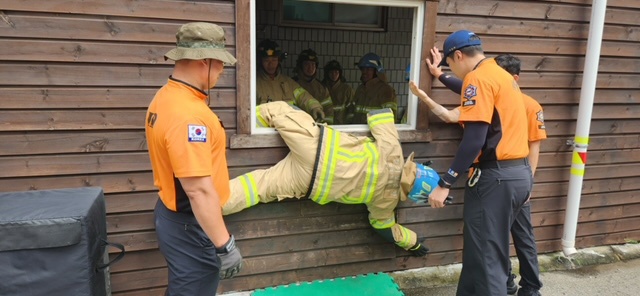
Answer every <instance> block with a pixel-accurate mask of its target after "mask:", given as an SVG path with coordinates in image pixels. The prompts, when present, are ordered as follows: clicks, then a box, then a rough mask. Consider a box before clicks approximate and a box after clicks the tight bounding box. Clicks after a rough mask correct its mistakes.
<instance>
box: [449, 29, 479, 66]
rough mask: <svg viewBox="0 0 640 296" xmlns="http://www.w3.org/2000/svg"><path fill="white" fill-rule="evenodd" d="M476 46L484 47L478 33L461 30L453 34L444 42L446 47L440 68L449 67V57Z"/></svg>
mask: <svg viewBox="0 0 640 296" xmlns="http://www.w3.org/2000/svg"><path fill="white" fill-rule="evenodd" d="M475 45H482V42H480V37H478V35H476V33H473V32H471V31H467V30H460V31H455V32H453V33H451V35H449V37H447V40H445V41H444V46H443V47H442V51H443V52H444V55H443V56H442V61H441V62H440V65H439V66H447V67H449V64H447V57H448V56H449V55H450V54H451V53H452V52H454V51H456V50H459V49H462V48H465V47H468V46H475Z"/></svg>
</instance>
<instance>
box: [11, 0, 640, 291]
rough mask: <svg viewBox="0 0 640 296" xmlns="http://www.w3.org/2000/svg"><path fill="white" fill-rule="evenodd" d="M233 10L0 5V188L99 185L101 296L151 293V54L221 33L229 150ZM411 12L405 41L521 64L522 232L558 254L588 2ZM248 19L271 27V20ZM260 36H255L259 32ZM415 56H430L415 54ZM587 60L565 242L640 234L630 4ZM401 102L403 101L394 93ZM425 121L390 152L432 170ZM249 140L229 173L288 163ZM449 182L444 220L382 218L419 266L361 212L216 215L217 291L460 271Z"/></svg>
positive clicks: (155, 280)
mask: <svg viewBox="0 0 640 296" xmlns="http://www.w3.org/2000/svg"><path fill="white" fill-rule="evenodd" d="M265 1H266V0H265ZM258 2H260V3H263V4H262V5H256V6H257V7H258V9H259V10H260V11H258V12H259V13H258V17H259V18H260V15H263V16H269V15H270V14H269V13H271V12H273V11H274V9H275V8H273V7H272V5H271V6H269V7H267V6H268V5H266V4H264V3H265V2H263V1H258ZM249 3H250V1H249V0H238V1H222V0H219V1H204V0H202V1H178V0H163V1H160V0H148V1H129V0H111V1H72V0H48V1H42V0H23V1H2V2H0V44H1V45H2V46H0V191H2V192H10V191H23V190H39V189H54V188H68V187H82V186H100V187H102V188H103V189H104V192H105V194H106V203H107V224H108V239H109V240H110V241H114V242H119V243H122V244H124V245H125V247H126V250H127V254H126V256H125V257H124V259H123V260H121V261H120V262H117V263H116V264H114V265H113V266H112V268H111V287H112V292H113V295H118V296H125V295H126V296H134V295H136V296H138V295H140V296H142V295H162V293H163V292H164V287H165V286H166V283H167V269H166V263H165V262H164V259H163V257H162V255H161V254H160V252H159V251H158V246H157V242H156V236H155V232H154V224H153V211H152V209H153V206H154V204H155V202H156V199H157V196H156V190H155V188H154V186H153V180H152V175H151V167H150V164H149V159H148V154H147V150H146V143H145V139H144V125H143V124H144V113H145V110H146V107H147V105H148V103H149V102H150V100H151V98H152V97H153V95H154V93H155V91H156V90H157V88H159V87H160V86H161V85H163V84H164V83H165V82H166V80H167V77H168V75H169V74H170V73H171V70H172V66H173V64H172V63H171V62H170V61H169V62H166V61H164V59H163V54H164V53H165V52H166V51H168V50H169V49H170V48H172V47H173V46H174V44H175V33H176V31H177V29H178V28H179V26H180V25H182V24H183V23H185V22H189V21H209V22H215V23H218V24H220V25H221V26H223V27H224V28H225V30H226V32H227V42H228V45H229V46H228V50H229V51H230V52H231V53H232V54H234V55H236V56H237V57H238V60H239V64H238V65H236V66H235V67H227V68H226V69H225V71H224V74H223V75H222V77H221V78H220V81H219V83H218V86H217V87H216V88H215V89H214V90H212V91H211V97H212V99H211V103H210V105H211V107H212V109H213V110H214V111H215V112H216V113H217V114H218V115H219V116H220V118H221V119H222V120H223V122H224V125H225V128H226V132H227V138H228V139H232V138H234V137H238V141H242V140H243V139H245V140H246V139H247V138H251V137H250V136H248V135H247V134H248V133H249V132H250V130H251V128H250V126H249V122H248V120H247V118H248V116H249V114H250V108H251V105H250V101H249V100H250V99H251V98H249V87H248V85H249V84H247V83H246V82H247V81H250V77H251V75H253V74H252V73H251V72H250V68H251V67H250V65H249V57H250V55H252V54H253V53H252V52H250V49H249V48H250V47H249V44H250V43H251V42H255V40H253V41H252V40H250V36H251V35H250V27H249V21H250V7H251V6H250V5H249ZM269 3H277V1H275V0H269ZM427 3H428V5H427V8H428V10H429V9H430V11H429V12H427V13H426V14H428V13H432V15H434V16H435V15H436V14H437V16H436V18H435V19H433V18H430V19H428V20H425V25H424V28H425V29H424V30H425V31H424V32H419V33H421V34H424V36H425V40H428V42H435V45H436V46H438V47H439V48H441V47H442V43H443V41H444V39H445V38H446V37H447V35H448V34H450V33H451V32H453V31H456V30H458V29H469V30H472V31H474V32H476V33H477V34H478V35H480V37H481V38H482V40H483V42H484V49H485V51H486V52H487V55H488V56H494V55H497V54H500V53H505V52H508V53H512V54H515V55H517V56H518V57H520V58H521V59H522V73H521V79H520V82H519V83H520V86H521V88H522V90H523V91H524V92H525V93H527V94H529V95H531V96H532V97H533V98H535V99H537V100H538V101H539V102H540V103H541V104H542V106H543V107H544V109H545V120H546V128H547V133H548V135H549V139H547V140H546V141H544V142H543V143H542V148H541V149H542V151H541V155H540V163H539V168H538V170H537V172H536V177H535V181H536V184H535V186H534V191H533V199H532V221H533V224H534V226H535V234H536V238H537V241H538V247H539V251H540V253H547V252H553V251H558V250H561V242H560V239H561V236H562V229H563V222H564V221H563V220H564V210H565V207H566V195H567V191H568V184H569V177H570V167H571V157H572V147H571V146H568V145H567V141H569V140H572V139H573V134H574V132H575V128H576V119H577V114H578V103H579V99H580V87H581V83H582V76H583V72H582V71H583V67H584V55H585V51H586V44H587V37H588V30H589V17H590V12H591V6H590V5H591V1H590V0H542V1H537V0H536V1H534V0H530V1H515V0H513V1H490V0H441V1H427ZM262 6H264V7H262ZM396 13H397V14H396ZM401 13H402V11H400V10H398V11H392V12H391V16H390V17H391V18H393V17H396V18H398V19H399V18H401ZM259 21H260V22H263V23H262V24H263V25H265V26H267V27H269V26H276V27H277V20H276V19H275V18H273V17H264V18H261V19H260V20H259ZM391 25H393V24H391ZM290 30H293V29H283V30H281V31H279V30H272V31H270V32H271V33H270V34H272V36H270V37H273V38H275V39H277V40H287V41H291V42H292V43H291V44H294V42H293V41H300V42H303V41H301V40H298V39H296V38H299V37H300V36H306V35H307V33H309V32H312V31H313V29H299V28H295V30H298V31H296V32H298V33H299V34H298V35H295V34H291V32H292V31H290ZM327 31H329V32H330V34H328V35H331V34H334V32H333V31H331V30H327ZM345 32H348V33H349V34H354V35H355V36H359V37H358V38H356V39H355V40H359V41H360V42H361V43H362V44H367V43H372V44H376V42H380V41H379V40H378V41H376V39H377V37H376V36H379V35H376V34H374V33H366V34H362V33H359V31H355V30H354V31H348V30H347V31H345ZM258 33H259V34H258V35H260V36H258V37H261V36H262V37H265V36H266V35H265V34H266V33H265V31H261V32H258ZM281 33H282V34H283V35H282V36H280V34H281ZM403 33H407V36H410V35H411V34H410V33H411V32H410V31H409V32H403ZM335 34H338V32H335ZM340 34H344V32H342V33H340ZM360 34H362V35H360ZM380 34H384V32H383V33H380ZM296 36H298V37H296ZM331 36H333V35H331ZM367 36H371V39H372V40H368V39H367ZM380 36H382V35H380ZM325 43H327V45H326V46H327V48H326V50H327V51H335V52H339V51H340V50H344V45H342V46H343V47H342V48H340V47H339V46H340V44H338V43H336V44H335V46H336V47H335V48H333V47H331V46H332V43H331V42H325ZM362 44H357V42H355V43H353V46H361V45H362ZM376 45H380V44H376ZM401 48H402V50H406V48H404V47H401ZM347 49H348V48H347ZM426 53H428V48H427V50H424V48H423V54H426ZM601 56H602V57H601V59H600V66H599V73H598V80H597V83H596V87H597V89H596V93H595V105H594V109H593V119H592V121H591V130H590V132H591V134H590V145H589V149H588V154H589V158H588V162H587V167H586V174H585V176H584V184H583V186H582V201H581V210H580V216H579V225H578V228H577V238H576V247H578V248H585V247H590V246H597V245H607V244H620V243H624V242H625V241H626V240H638V239H640V226H638V225H640V166H639V165H638V164H640V58H639V57H640V1H637V0H609V1H608V8H607V14H606V25H605V28H604V37H603V42H602V50H601ZM425 57H426V56H425ZM324 62H326V61H324ZM396 62H397V63H396V64H397V65H396V69H395V70H396V71H397V73H400V74H402V73H401V70H404V67H406V63H405V64H403V63H404V60H398V61H396ZM288 63H291V61H289V62H288ZM289 66H291V64H289ZM401 66H402V67H401ZM352 70H354V69H352V68H350V71H352ZM421 73H422V74H423V75H422V80H423V81H421V85H422V86H425V87H429V86H430V87H431V89H430V93H431V95H432V97H433V98H434V99H436V100H437V101H439V102H441V103H443V104H444V105H445V106H447V107H449V108H452V107H454V106H455V105H457V104H459V98H458V97H457V96H456V95H454V94H453V93H451V92H450V91H448V90H446V89H445V88H444V86H443V85H442V84H441V83H440V82H438V81H437V80H436V81H433V82H432V81H431V77H429V76H428V75H426V73H428V71H426V69H425V68H424V66H422V67H421ZM400 74H398V75H400ZM352 82H357V81H352ZM401 87H402V86H401V85H400V86H397V88H399V89H400V88H401ZM399 93H401V94H404V95H405V96H406V95H407V93H408V92H407V89H406V88H404V89H402V90H401V92H399ZM420 109H421V110H422V111H423V112H422V113H420V114H423V115H424V114H425V113H426V112H424V111H426V110H427V109H426V108H425V106H423V105H421V106H420ZM426 116H428V117H429V121H428V122H429V124H428V128H429V132H430V136H429V137H428V138H426V137H425V138H421V137H417V138H415V139H413V140H411V141H406V142H404V143H403V150H404V152H405V154H406V155H407V154H408V153H410V152H412V151H414V152H416V160H417V161H425V160H432V161H433V165H432V166H433V167H434V168H435V169H436V170H438V171H439V172H443V171H445V170H446V169H447V167H446V166H447V165H449V164H450V163H451V160H452V159H453V157H454V152H455V150H456V148H457V145H458V143H459V141H460V138H461V129H460V127H459V126H457V125H451V124H445V123H443V122H442V121H440V120H439V119H438V118H437V117H435V116H433V114H430V113H429V114H428V115H426ZM419 127H420V126H419ZM426 127H427V126H426V125H424V126H422V128H426ZM242 136H245V138H242ZM252 139H253V140H251V141H252V144H251V145H253V147H255V148H242V145H241V143H240V142H238V143H240V144H238V145H237V146H234V147H232V148H229V149H228V150H227V157H228V162H229V171H230V174H231V175H232V177H235V176H237V175H239V174H242V173H245V172H247V171H250V170H253V169H256V168H264V167H268V166H271V165H273V164H275V163H276V162H277V161H278V160H280V159H282V158H283V157H284V156H285V155H286V154H287V153H288V149H287V148H286V147H284V146H283V145H282V143H281V142H278V141H277V139H278V138H277V136H267V137H266V139H267V140H266V141H265V142H264V144H263V145H262V146H260V144H259V143H260V140H256V139H261V138H260V137H253V138H252ZM425 139H428V140H429V141H427V140H425ZM256 143H258V144H256ZM255 145H258V147H256V146H255ZM228 146H229V145H228ZM458 183H460V184H457V186H456V187H454V188H453V190H452V195H454V196H455V203H454V205H451V206H447V207H445V208H444V209H431V208H428V207H425V206H417V205H415V204H412V203H410V202H402V203H401V204H400V207H399V209H398V211H397V215H398V221H399V222H400V223H402V224H403V225H405V226H407V227H410V228H411V229H413V230H415V231H416V232H418V234H419V235H421V236H424V237H426V239H427V240H426V244H427V245H428V246H429V248H430V249H431V253H430V254H429V255H428V256H427V257H424V258H414V257H409V256H408V253H406V252H404V251H403V250H401V249H399V248H397V247H395V246H393V245H392V244H390V243H387V242H385V241H384V240H382V239H381V238H380V237H379V236H378V235H377V234H376V233H374V232H373V231H372V230H371V227H370V225H369V222H368V218H367V211H366V208H365V207H364V206H362V205H342V204H328V205H325V206H319V205H316V204H314V203H313V202H311V201H309V200H287V201H283V202H280V203H273V204H264V205H258V206H255V207H254V208H251V209H248V210H245V211H243V212H240V213H238V214H234V215H231V216H228V217H226V220H227V223H228V227H229V229H230V231H231V232H232V233H234V234H235V236H236V238H237V240H238V246H239V247H240V249H241V251H242V254H243V256H244V258H245V264H244V269H243V270H242V272H241V273H240V275H239V276H237V277H236V278H233V279H230V280H224V281H222V282H221V284H220V288H219V291H218V292H228V291H242V290H251V289H256V288H263V287H268V286H275V285H281V284H288V283H293V282H298V281H307V280H315V279H326V278H334V277H340V276H347V275H355V274H363V273H369V272H378V271H396V270H405V269H411V268H419V267H424V266H435V265H444V264H451V263H456V262H460V261H461V249H462V219H461V218H462V207H463V203H464V200H463V192H462V189H463V188H462V187H461V186H462V182H458ZM113 253H114V255H115V253H116V250H113Z"/></svg>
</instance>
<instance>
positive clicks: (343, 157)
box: [336, 147, 369, 204]
mask: <svg viewBox="0 0 640 296" xmlns="http://www.w3.org/2000/svg"><path fill="white" fill-rule="evenodd" d="M368 156H369V153H367V151H352V150H348V149H344V148H341V147H338V154H337V155H336V158H337V159H338V160H340V161H342V162H350V163H360V162H363V161H366V160H367V157H368ZM363 199H364V198H363V197H362V196H359V197H352V196H348V195H345V196H342V197H341V198H340V200H341V202H342V203H346V204H361V203H363V202H364V201H363Z"/></svg>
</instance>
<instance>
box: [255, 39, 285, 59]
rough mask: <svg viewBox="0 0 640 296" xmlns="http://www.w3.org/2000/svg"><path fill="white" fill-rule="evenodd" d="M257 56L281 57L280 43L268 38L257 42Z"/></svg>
mask: <svg viewBox="0 0 640 296" xmlns="http://www.w3.org/2000/svg"><path fill="white" fill-rule="evenodd" d="M258 57H259V58H265V57H278V58H283V56H282V49H280V45H278V43H276V42H275V41H272V40H270V39H265V40H262V41H260V43H258Z"/></svg>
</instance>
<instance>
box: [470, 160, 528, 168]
mask: <svg viewBox="0 0 640 296" xmlns="http://www.w3.org/2000/svg"><path fill="white" fill-rule="evenodd" d="M528 164H529V160H528V159H527V158H526V157H525V158H518V159H507V160H492V161H483V162H480V163H478V164H477V165H475V166H476V167H479V168H481V169H497V168H508V167H514V166H519V165H528Z"/></svg>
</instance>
